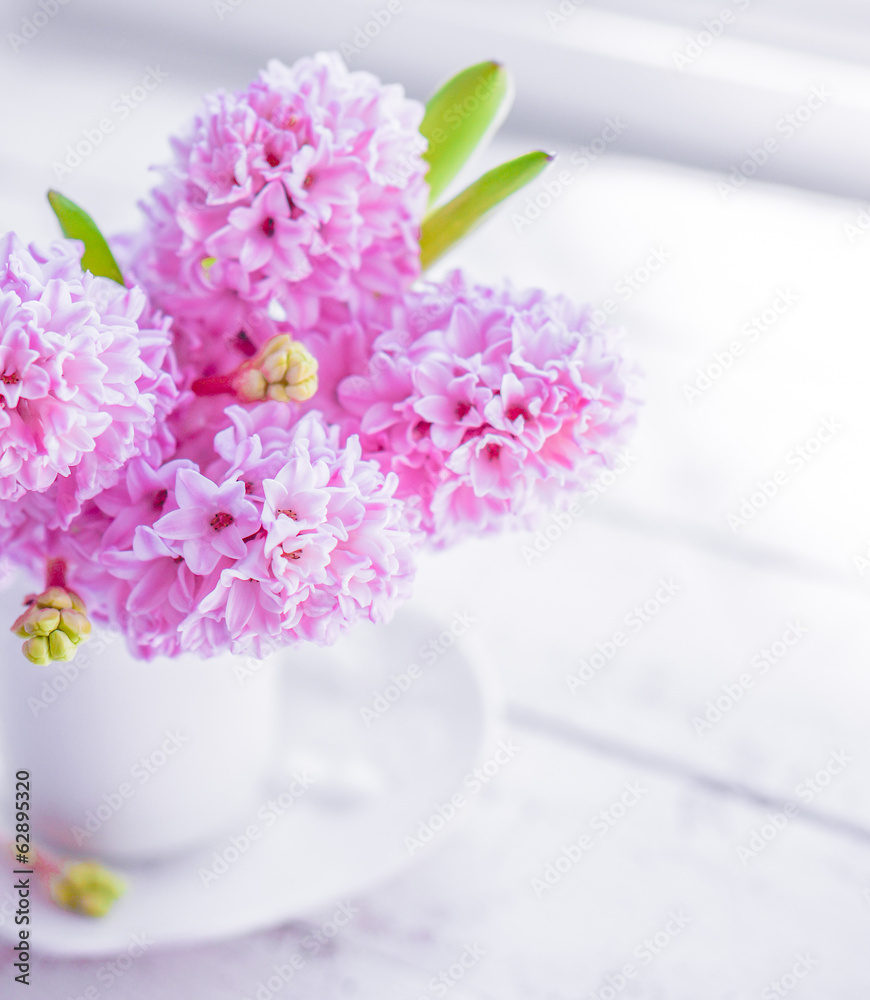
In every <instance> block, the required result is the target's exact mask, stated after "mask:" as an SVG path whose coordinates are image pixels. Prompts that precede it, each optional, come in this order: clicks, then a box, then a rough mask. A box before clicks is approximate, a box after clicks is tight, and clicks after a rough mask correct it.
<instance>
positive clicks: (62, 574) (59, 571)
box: [45, 559, 66, 587]
mask: <svg viewBox="0 0 870 1000" xmlns="http://www.w3.org/2000/svg"><path fill="white" fill-rule="evenodd" d="M45 586H46V587H66V560H65V559H49V560H48V566H47V568H46V571H45Z"/></svg>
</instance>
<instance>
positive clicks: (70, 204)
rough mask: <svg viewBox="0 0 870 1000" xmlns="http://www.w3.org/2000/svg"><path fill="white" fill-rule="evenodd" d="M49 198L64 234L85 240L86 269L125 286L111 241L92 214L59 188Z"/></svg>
mask: <svg viewBox="0 0 870 1000" xmlns="http://www.w3.org/2000/svg"><path fill="white" fill-rule="evenodd" d="M48 201H49V204H50V205H51V207H52V208H53V209H54V214H55V215H56V216H57V218H58V221H59V222H60V228H61V229H62V230H63V234H64V236H68V237H70V238H71V239H74V240H81V241H82V242H83V243H84V245H85V252H84V256H83V257H82V267H83V268H84V270H86V271H90V272H91V274H96V275H98V276H100V277H103V278H111V279H112V281H117V282H118V284H119V285H123V284H124V278H123V277H122V275H121V269H120V268H119V267H118V265H117V263H116V262H115V258H114V257H113V256H112V251H111V250H110V249H109V244H108V243H107V242H106V239H105V237H104V236H103V234H102V233H101V232H100V230H99V229H97V224H96V223H95V222H94V220H93V219H92V218H91V217H90V216H89V215H88V213H87V212H85V211H84V210H83V209H81V208H79V206H78V205H77V204H76V203H75V202H74V201H70V200H69V198H65V197H64V196H63V195H62V194H60V193H59V192H58V191H49V192H48Z"/></svg>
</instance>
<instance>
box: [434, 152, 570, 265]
mask: <svg viewBox="0 0 870 1000" xmlns="http://www.w3.org/2000/svg"><path fill="white" fill-rule="evenodd" d="M552 159H553V155H552V154H551V153H542V152H534V153H526V154H525V155H524V156H518V157H517V158H516V159H515V160H509V161H508V162H507V163H502V165H501V166H500V167H495V169H493V170H490V171H489V172H488V173H485V174H484V175H483V176H482V177H479V178H478V179H477V180H476V181H475V182H474V183H473V184H471V185H469V186H468V187H467V188H466V189H465V190H464V191H462V192H461V193H460V194H458V195H457V196H456V197H455V198H454V199H453V200H452V201H448V202H447V204H446V205H442V206H441V207H440V208H437V209H436V210H435V211H434V212H432V214H431V215H429V216H427V217H426V218H425V219H424V220H423V229H422V232H421V234H420V263H421V265H422V267H423V269H424V270H425V269H426V268H427V267H429V265H430V264H432V263H434V262H435V261H436V260H438V258H439V257H440V256H442V254H444V253H446V252H447V251H448V250H449V249H450V248H451V247H452V246H453V244H454V243H456V242H457V240H460V239H462V237H463V236H466V235H467V234H468V233H470V232H471V230H472V229H475V228H476V227H477V226H478V225H480V223H481V222H482V221H483V218H484V216H485V215H486V213H487V212H489V211H490V210H491V209H493V208H495V206H496V205H498V203H499V202H501V201H503V200H504V199H505V198H507V197H508V196H509V195H512V194H513V193H514V192H515V191H519V189H520V188H521V187H524V186H525V185H526V184H528V183H529V181H533V180H534V179H535V178H536V177H537V176H538V174H540V173H541V171H542V170H543V169H544V167H546V166H547V164H548V163H550V161H551V160H552Z"/></svg>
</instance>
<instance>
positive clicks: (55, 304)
mask: <svg viewBox="0 0 870 1000" xmlns="http://www.w3.org/2000/svg"><path fill="white" fill-rule="evenodd" d="M81 254H82V245H81V244H80V243H79V242H78V241H75V240H59V241H57V242H55V243H53V244H51V245H50V246H49V247H48V249H47V250H41V249H39V248H38V247H37V246H35V245H31V246H30V247H26V246H24V244H23V243H22V242H21V241H20V240H19V239H18V238H17V237H16V236H15V234H14V233H7V234H6V235H5V236H2V237H0V526H2V525H5V526H6V527H7V528H8V527H10V526H12V525H15V526H16V530H17V529H23V526H24V525H25V522H27V521H31V522H33V524H38V525H39V526H40V527H42V526H45V527H48V528H54V527H65V526H67V525H68V524H69V523H70V521H71V520H72V518H73V517H74V516H75V515H76V514H77V513H78V512H79V510H80V509H81V505H82V503H83V502H84V501H85V500H87V499H89V498H91V497H94V496H96V495H97V494H98V493H99V492H100V491H101V490H104V489H105V488H106V487H108V486H111V485H112V484H113V483H114V482H115V481H116V480H117V478H118V473H119V470H120V469H121V468H122V466H123V465H124V464H125V463H126V462H127V461H128V460H129V459H131V458H132V457H134V456H136V455H146V456H148V458H149V459H150V460H151V461H152V462H160V461H162V460H163V459H164V458H165V457H166V456H167V455H168V454H169V452H170V451H171V450H172V448H173V447H174V441H173V439H172V437H171V435H170V433H169V431H168V428H167V426H166V417H167V414H168V413H169V411H170V410H171V409H172V407H173V406H174V405H175V403H176V401H177V398H178V389H177V386H176V381H175V377H174V368H173V361H172V357H171V355H170V353H169V344H170V335H169V320H168V319H162V318H160V317H157V316H150V315H149V314H148V312H147V311H146V300H145V295H144V293H143V292H142V291H141V289H138V288H124V287H123V286H121V285H119V284H117V283H116V282H114V281H110V280H109V279H107V278H97V277H94V276H93V275H92V274H90V273H89V272H82V268H81V264H80V258H81Z"/></svg>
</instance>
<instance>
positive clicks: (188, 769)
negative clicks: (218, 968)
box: [0, 585, 281, 863]
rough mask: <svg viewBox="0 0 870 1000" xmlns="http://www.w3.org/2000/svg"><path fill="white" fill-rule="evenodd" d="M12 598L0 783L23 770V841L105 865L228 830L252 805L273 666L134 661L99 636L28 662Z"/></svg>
mask: <svg viewBox="0 0 870 1000" xmlns="http://www.w3.org/2000/svg"><path fill="white" fill-rule="evenodd" d="M24 592H25V591H24V589H23V585H22V586H21V587H15V588H12V589H11V590H10V591H7V592H6V593H5V594H3V595H2V597H3V600H2V601H0V609H2V611H0V614H2V616H3V622H2V627H0V657H2V670H0V677H2V681H0V698H2V702H0V741H2V744H0V745H2V758H3V766H4V767H5V770H6V774H5V775H4V780H3V781H2V784H3V786H4V787H8V786H9V781H8V779H9V778H10V776H11V775H14V774H15V772H17V771H19V770H26V771H29V772H30V775H31V778H30V782H31V793H30V794H31V824H32V828H33V831H34V833H33V835H34V838H35V839H37V840H41V841H42V842H44V843H46V844H47V845H48V846H51V847H53V848H55V849H59V850H61V851H63V852H67V853H70V854H75V855H80V856H89V857H97V858H101V859H106V860H108V861H119V862H127V863H138V862H145V861H151V860H157V859H163V858H166V857H168V856H171V855H173V854H178V853H181V852H183V851H185V850H188V849H192V848H195V847H197V846H200V845H202V844H205V843H208V842H210V841H213V840H214V839H215V838H217V837H219V836H221V835H222V834H224V833H225V832H226V831H228V830H232V829H234V828H235V826H236V825H237V824H238V823H239V821H240V820H241V819H242V818H244V817H245V816H247V815H248V814H249V813H250V811H251V809H252V808H253V807H254V806H255V805H256V803H258V802H260V801H262V796H263V789H264V788H265V787H266V786H267V784H268V782H269V780H270V776H271V772H272V769H273V767H274V765H275V761H276V757H277V747H278V733H279V712H280V704H281V697H280V681H281V677H280V674H281V663H280V659H281V658H280V657H278V656H274V657H272V658H271V659H270V660H266V661H263V662H262V664H257V666H258V669H255V670H251V669H250V663H248V664H247V665H246V664H245V661H242V660H240V659H239V658H237V657H233V656H231V655H223V656H218V657H215V658H213V659H210V660H202V659H200V658H198V657H194V656H182V657H179V658H176V659H169V658H159V659H156V660H152V661H142V660H137V659H136V658H134V657H133V656H131V654H130V652H129V651H128V649H127V646H126V643H125V641H124V638H123V637H122V636H121V635H119V634H117V633H114V634H113V633H111V632H105V631H99V630H97V631H96V632H95V634H94V635H93V636H92V637H91V639H90V640H89V641H88V642H87V643H86V644H84V645H82V646H81V647H80V649H79V651H78V653H77V655H76V657H75V659H74V660H73V661H71V662H70V663H55V664H51V665H50V666H46V667H37V666H34V665H33V664H31V663H29V662H28V661H27V660H26V659H25V658H24V656H23V655H22V653H21V640H20V639H18V638H17V637H16V636H14V635H13V634H12V633H11V632H10V631H8V625H6V622H7V621H8V622H11V621H12V620H14V617H15V615H17V614H18V613H19V610H20V605H21V596H22V595H23V593H24ZM4 812H5V813H6V816H7V817H9V818H11V816H12V812H11V806H10V805H9V804H8V803H7V804H4ZM8 825H9V824H8V823H7V822H6V821H5V817H4V816H2V815H0V830H3V829H6V828H8Z"/></svg>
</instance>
